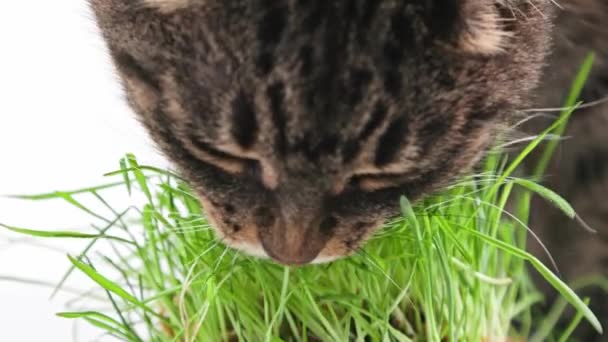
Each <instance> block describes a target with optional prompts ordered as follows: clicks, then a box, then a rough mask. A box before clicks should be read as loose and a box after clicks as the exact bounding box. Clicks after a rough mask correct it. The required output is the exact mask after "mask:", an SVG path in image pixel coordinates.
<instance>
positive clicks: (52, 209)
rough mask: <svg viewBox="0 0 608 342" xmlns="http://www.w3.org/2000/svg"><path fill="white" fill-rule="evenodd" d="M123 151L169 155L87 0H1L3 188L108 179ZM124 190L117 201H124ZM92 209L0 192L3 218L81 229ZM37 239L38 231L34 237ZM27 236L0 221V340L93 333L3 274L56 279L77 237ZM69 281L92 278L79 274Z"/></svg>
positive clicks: (45, 292)
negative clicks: (140, 115) (132, 98)
mask: <svg viewBox="0 0 608 342" xmlns="http://www.w3.org/2000/svg"><path fill="white" fill-rule="evenodd" d="M126 152H133V153H135V154H136V155H137V156H138V158H139V159H140V160H142V161H144V162H145V163H147V164H153V165H157V166H165V165H166V163H165V162H164V161H163V159H162V158H161V157H160V156H159V155H158V153H157V152H156V150H155V149H154V148H153V147H152V144H151V143H150V142H149V140H148V137H147V136H146V134H145V133H144V131H143V129H142V128H141V127H140V126H139V125H138V123H137V122H136V121H135V120H134V116H133V115H132V113H131V112H130V111H129V109H128V108H127V106H126V105H125V103H124V101H123V98H122V94H121V92H120V87H119V84H118V82H117V80H116V77H115V76H114V74H113V71H112V67H111V65H110V63H109V59H108V57H107V55H106V51H105V47H104V45H103V42H102V41H101V39H100V38H99V36H98V33H97V29H96V27H95V25H94V22H93V20H92V16H91V13H90V12H89V10H88V8H87V4H86V1H84V0H54V1H49V0H27V1H3V3H2V7H1V8H0V195H5V194H15V193H18V194H23V193H40V192H48V191H54V190H70V189H76V188H79V187H83V186H90V185H97V184H99V183H100V182H105V181H107V180H106V179H104V178H102V174H103V173H105V172H107V171H111V170H114V169H115V168H116V166H117V165H118V160H119V158H120V157H121V156H122V155H123V154H124V153H126ZM126 197H127V196H126V194H125V193H122V192H121V193H120V194H118V195H117V199H116V200H118V201H128V198H126ZM90 221H91V220H90V218H89V217H87V216H85V215H83V214H80V213H79V212H78V211H77V210H75V209H72V208H70V207H69V206H68V205H66V204H64V203H62V202H59V201H53V202H40V203H32V202H23V201H15V200H8V199H6V198H0V222H2V223H5V224H11V225H15V226H22V227H28V228H36V229H79V228H84V227H86V226H87V224H88V223H89V222H90ZM36 241H38V240H36ZM51 247H52V248H53V249H52V250H51V249H49V248H45V247H43V246H40V245H36V246H33V245H32V241H31V240H27V239H26V240H24V239H23V238H22V237H21V236H19V235H17V234H12V233H8V232H6V231H4V230H0V341H6V342H13V341H16V342H21V341H25V342H29V341H50V342H55V341H57V342H63V341H72V340H74V336H73V335H74V332H76V333H75V334H76V335H77V337H78V338H77V339H76V340H78V341H93V340H96V336H97V335H98V334H97V333H96V332H95V331H93V330H91V329H88V328H87V327H86V326H85V325H84V324H78V325H77V326H76V329H75V328H74V324H73V322H70V321H67V320H65V319H62V318H56V317H55V313H56V312H60V311H62V310H63V309H64V307H63V304H64V302H65V297H60V298H57V299H55V300H53V301H50V300H49V295H50V293H51V289H50V288H45V287H39V286H29V285H23V284H19V283H13V282H6V281H2V280H1V279H2V278H1V277H6V276H15V277H21V278H28V279H35V280H45V281H49V282H57V281H58V279H59V278H60V277H61V276H62V274H63V272H64V271H65V270H66V268H67V266H68V261H67V258H66V253H68V252H71V253H76V252H77V251H79V250H80V248H81V247H82V243H78V242H71V243H67V242H54V243H53V244H52V245H51ZM72 285H73V286H77V287H80V286H82V287H83V288H87V287H88V286H90V285H91V283H90V282H88V280H86V279H80V280H79V281H77V282H76V283H72Z"/></svg>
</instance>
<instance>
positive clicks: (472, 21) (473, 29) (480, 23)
mask: <svg viewBox="0 0 608 342" xmlns="http://www.w3.org/2000/svg"><path fill="white" fill-rule="evenodd" d="M461 1H462V7H461V8H460V11H461V12H460V18H461V25H460V32H459V34H458V38H457V40H456V42H455V43H456V46H457V47H458V48H459V49H461V50H462V51H465V52H468V53H474V54H482V55H494V54H498V53H501V52H504V51H505V47H506V45H507V43H508V40H509V37H510V36H511V32H509V31H508V30H506V29H505V25H504V24H505V20H508V19H506V18H502V17H501V13H500V11H499V8H500V7H503V6H506V4H505V2H508V1H505V0H461Z"/></svg>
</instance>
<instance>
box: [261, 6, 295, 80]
mask: <svg viewBox="0 0 608 342" xmlns="http://www.w3.org/2000/svg"><path fill="white" fill-rule="evenodd" d="M260 8H262V9H263V10H264V11H265V14H264V15H263V16H262V17H261V18H260V23H259V26H258V32H257V37H258V40H259V44H260V51H261V52H260V53H259V55H258V56H257V58H256V66H257V68H258V71H259V72H260V73H261V74H262V75H266V74H268V73H269V72H270V71H271V70H272V68H273V67H274V62H275V56H274V50H275V48H276V45H277V44H278V43H279V42H280V41H281V38H282V37H283V34H284V31H285V28H286V27H287V23H288V19H289V11H288V9H287V7H286V3H285V1H276V0H265V1H262V2H261V3H260Z"/></svg>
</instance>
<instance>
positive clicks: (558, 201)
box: [513, 178, 576, 218]
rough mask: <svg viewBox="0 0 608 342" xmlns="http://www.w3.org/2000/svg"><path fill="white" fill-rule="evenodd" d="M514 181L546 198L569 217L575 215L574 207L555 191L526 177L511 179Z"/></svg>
mask: <svg viewBox="0 0 608 342" xmlns="http://www.w3.org/2000/svg"><path fill="white" fill-rule="evenodd" d="M513 182H514V183H516V184H518V185H521V186H523V187H524V188H526V189H528V190H530V191H532V192H534V193H536V194H537V195H539V196H541V197H542V198H544V199H546V200H547V201H549V202H550V203H552V204H553V205H555V206H556V207H557V208H558V209H559V210H561V211H562V212H563V213H564V214H566V215H567V216H568V217H569V218H574V217H576V212H575V211H574V208H572V206H571V205H570V203H568V202H567V201H566V200H565V199H564V198H563V197H561V196H560V195H558V194H557V193H556V192H555V191H553V190H550V189H548V188H546V187H544V186H542V185H540V184H538V183H535V182H533V181H530V180H527V179H521V178H517V179H514V180H513Z"/></svg>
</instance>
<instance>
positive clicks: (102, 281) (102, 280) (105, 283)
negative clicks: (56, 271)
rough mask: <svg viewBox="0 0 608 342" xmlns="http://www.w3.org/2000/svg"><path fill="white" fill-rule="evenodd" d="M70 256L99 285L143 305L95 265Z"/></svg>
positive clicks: (73, 262)
mask: <svg viewBox="0 0 608 342" xmlns="http://www.w3.org/2000/svg"><path fill="white" fill-rule="evenodd" d="M68 258H69V259H70V262H71V263H72V264H73V265H74V266H75V267H76V268H77V269H79V270H80V271H82V272H83V273H84V274H86V275H87V276H88V277H89V278H91V279H92V280H93V281H94V282H96V283H97V284H99V286H101V287H103V288H104V289H106V290H108V291H110V292H112V293H114V294H116V295H117V296H119V297H120V298H122V299H124V300H126V301H127V302H129V303H132V304H135V305H138V306H140V305H142V304H141V302H140V301H139V300H137V298H135V297H134V296H133V295H131V294H130V293H129V292H127V291H125V290H124V289H123V288H122V287H120V286H119V285H118V284H116V283H115V282H113V281H111V280H110V279H108V278H106V277H104V276H102V275H101V274H99V273H98V272H97V271H96V270H95V269H94V268H93V267H91V266H90V265H87V264H85V263H83V262H81V261H79V260H77V259H76V258H74V257H72V256H71V255H68Z"/></svg>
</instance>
